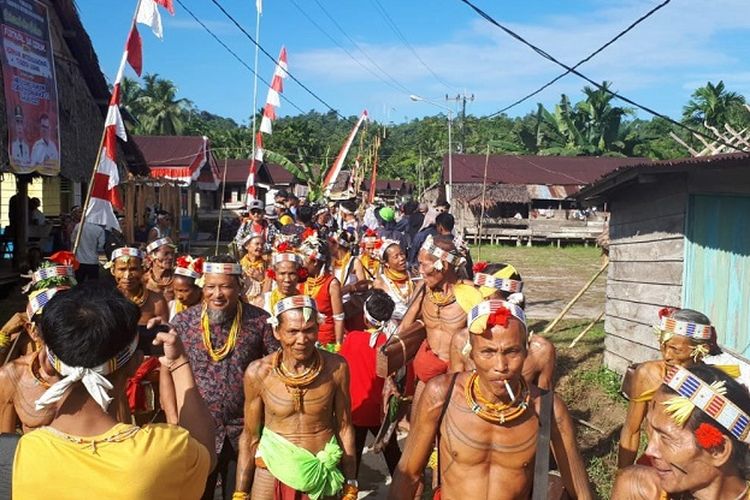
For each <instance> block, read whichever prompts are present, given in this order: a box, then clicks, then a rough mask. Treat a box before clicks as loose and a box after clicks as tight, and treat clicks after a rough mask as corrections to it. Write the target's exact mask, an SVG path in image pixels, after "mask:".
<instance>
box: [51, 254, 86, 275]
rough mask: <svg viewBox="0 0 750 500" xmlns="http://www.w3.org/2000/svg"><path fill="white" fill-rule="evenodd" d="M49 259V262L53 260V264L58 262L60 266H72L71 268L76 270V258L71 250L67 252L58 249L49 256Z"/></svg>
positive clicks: (77, 263)
mask: <svg viewBox="0 0 750 500" xmlns="http://www.w3.org/2000/svg"><path fill="white" fill-rule="evenodd" d="M49 260H50V261H51V262H54V263H55V264H60V265H62V266H73V270H74V271H77V270H78V265H79V262H78V259H76V256H75V254H74V253H73V252H68V251H67V250H60V251H59V252H55V253H53V254H52V255H50V256H49Z"/></svg>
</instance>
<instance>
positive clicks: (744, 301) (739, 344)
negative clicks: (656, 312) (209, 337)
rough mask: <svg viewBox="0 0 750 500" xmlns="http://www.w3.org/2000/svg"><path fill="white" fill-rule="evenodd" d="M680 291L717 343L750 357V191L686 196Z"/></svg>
mask: <svg viewBox="0 0 750 500" xmlns="http://www.w3.org/2000/svg"><path fill="white" fill-rule="evenodd" d="M682 295H683V307H685V308H689V309H695V310H697V311H700V312H702V313H704V314H706V315H707V316H708V317H709V318H710V319H711V322H712V323H713V324H714V326H715V328H716V331H717V335H718V338H719V344H721V345H722V346H725V347H728V348H729V349H731V350H733V351H735V352H737V353H739V354H741V355H743V356H744V357H746V358H748V357H750V196H724V195H693V196H691V197H690V203H689V206H688V217H687V227H686V232H685V266H684V275H683V288H682Z"/></svg>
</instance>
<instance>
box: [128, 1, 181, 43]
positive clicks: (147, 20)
mask: <svg viewBox="0 0 750 500" xmlns="http://www.w3.org/2000/svg"><path fill="white" fill-rule="evenodd" d="M157 5H161V6H162V7H164V8H165V9H167V11H168V12H169V13H170V14H172V15H174V4H173V3H172V0H141V4H140V6H139V7H138V13H137V14H136V16H135V21H136V22H137V23H140V24H145V25H146V26H148V27H149V28H151V31H153V32H154V35H156V36H157V37H158V38H160V39H161V38H164V30H163V28H162V25H161V14H159V8H158V7H157Z"/></svg>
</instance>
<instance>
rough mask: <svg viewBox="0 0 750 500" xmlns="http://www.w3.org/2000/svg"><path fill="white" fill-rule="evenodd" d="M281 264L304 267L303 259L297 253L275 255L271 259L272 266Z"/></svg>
mask: <svg viewBox="0 0 750 500" xmlns="http://www.w3.org/2000/svg"><path fill="white" fill-rule="evenodd" d="M280 262H294V263H295V264H297V265H298V266H301V265H302V258H301V257H300V256H299V255H297V254H296V253H292V252H281V253H275V254H273V257H272V258H271V265H272V266H275V265H276V264H278V263H280Z"/></svg>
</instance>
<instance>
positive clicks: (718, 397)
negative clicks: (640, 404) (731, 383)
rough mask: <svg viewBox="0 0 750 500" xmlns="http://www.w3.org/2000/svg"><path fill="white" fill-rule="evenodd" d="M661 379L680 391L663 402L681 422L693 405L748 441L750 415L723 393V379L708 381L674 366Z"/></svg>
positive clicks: (749, 442)
mask: <svg viewBox="0 0 750 500" xmlns="http://www.w3.org/2000/svg"><path fill="white" fill-rule="evenodd" d="M664 383H665V384H666V385H667V386H668V387H670V388H671V389H673V390H674V391H676V392H677V394H679V396H677V397H674V398H672V399H670V400H668V401H665V402H664V406H665V407H666V411H667V413H669V414H670V415H671V416H672V418H673V419H674V420H675V422H677V423H678V424H679V425H684V424H685V422H686V421H687V419H688V418H689V417H690V414H691V413H692V411H693V410H694V409H695V408H699V409H700V410H701V411H702V412H704V413H705V414H706V415H708V416H709V417H711V418H712V419H713V420H714V421H715V422H717V423H718V424H719V425H721V426H722V427H724V428H725V429H726V430H728V431H729V433H730V434H731V435H732V436H734V437H735V438H736V439H738V440H739V441H742V442H744V443H747V444H750V436H748V430H749V429H748V425H749V424H750V417H748V415H747V414H746V413H745V412H744V411H742V410H741V409H740V408H739V407H738V406H737V405H735V404H734V403H732V402H731V401H730V400H729V399H728V398H727V397H726V389H725V388H724V383H723V382H718V383H716V382H715V383H713V384H710V385H709V384H707V383H706V382H704V381H703V380H701V379H699V378H698V377H696V376H695V375H693V374H692V373H691V372H690V371H689V370H686V369H685V368H682V367H679V366H673V367H671V368H670V369H669V370H668V371H667V374H666V376H665V377H664Z"/></svg>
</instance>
